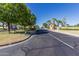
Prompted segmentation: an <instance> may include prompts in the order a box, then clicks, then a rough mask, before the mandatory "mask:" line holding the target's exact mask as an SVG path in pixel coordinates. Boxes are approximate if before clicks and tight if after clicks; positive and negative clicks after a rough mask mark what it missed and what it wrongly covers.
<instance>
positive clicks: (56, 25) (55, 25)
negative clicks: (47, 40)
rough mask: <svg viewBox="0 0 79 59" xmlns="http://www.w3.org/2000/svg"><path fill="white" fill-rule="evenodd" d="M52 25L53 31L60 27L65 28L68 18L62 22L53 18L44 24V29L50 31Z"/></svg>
mask: <svg viewBox="0 0 79 59" xmlns="http://www.w3.org/2000/svg"><path fill="white" fill-rule="evenodd" d="M51 24H53V29H56V27H60V26H62V27H64V26H66V18H63V19H61V20H59V19H56V18H52V19H51V20H48V21H47V22H45V23H43V27H44V28H48V29H49V26H50V25H51Z"/></svg>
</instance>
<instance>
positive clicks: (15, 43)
mask: <svg viewBox="0 0 79 59" xmlns="http://www.w3.org/2000/svg"><path fill="white" fill-rule="evenodd" d="M31 36H32V34H30V36H29V37H27V38H26V39H24V40H21V41H18V42H13V43H8V44H3V45H0V47H2V46H7V45H12V44H16V43H20V42H23V41H25V40H27V39H29V38H30V37H31Z"/></svg>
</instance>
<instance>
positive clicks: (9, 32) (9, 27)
mask: <svg viewBox="0 0 79 59" xmlns="http://www.w3.org/2000/svg"><path fill="white" fill-rule="evenodd" d="M7 25H8V32H9V33H10V23H9V22H8V23H7Z"/></svg>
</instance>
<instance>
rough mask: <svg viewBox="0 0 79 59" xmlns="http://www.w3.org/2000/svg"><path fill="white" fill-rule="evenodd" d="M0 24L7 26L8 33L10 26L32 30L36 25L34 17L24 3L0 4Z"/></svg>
mask: <svg viewBox="0 0 79 59" xmlns="http://www.w3.org/2000/svg"><path fill="white" fill-rule="evenodd" d="M0 22H2V23H3V27H4V23H6V24H7V26H8V32H9V33H10V30H11V28H10V27H11V25H12V24H15V25H20V26H23V28H24V30H25V29H26V27H28V28H30V29H32V28H34V26H35V24H36V16H35V14H33V13H32V12H31V10H30V9H29V8H28V7H27V6H26V4H24V3H2V4H0Z"/></svg>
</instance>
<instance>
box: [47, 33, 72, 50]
mask: <svg viewBox="0 0 79 59" xmlns="http://www.w3.org/2000/svg"><path fill="white" fill-rule="evenodd" d="M48 34H49V33H48ZM49 35H50V36H51V37H54V38H55V39H57V40H58V41H60V42H62V43H63V44H65V45H66V46H68V47H70V48H72V49H74V47H73V46H71V45H69V44H67V43H66V42H64V41H62V40H61V39H59V38H57V37H56V36H54V35H52V34H49Z"/></svg>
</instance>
